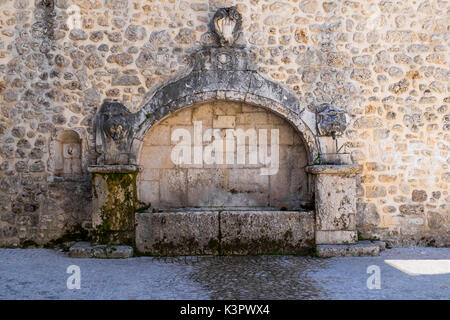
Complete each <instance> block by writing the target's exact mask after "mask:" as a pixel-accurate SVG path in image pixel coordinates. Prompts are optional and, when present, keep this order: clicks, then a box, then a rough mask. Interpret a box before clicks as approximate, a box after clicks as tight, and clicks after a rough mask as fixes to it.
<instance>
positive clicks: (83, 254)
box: [69, 242, 133, 259]
mask: <svg viewBox="0 0 450 320" xmlns="http://www.w3.org/2000/svg"><path fill="white" fill-rule="evenodd" d="M69 256H70V257H71V258H101V259H125V258H130V257H132V256H133V248H132V247H130V246H119V245H113V246H108V245H91V243H90V242H77V243H75V244H74V245H73V246H71V247H70V249H69Z"/></svg>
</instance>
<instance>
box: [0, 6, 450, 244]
mask: <svg viewBox="0 0 450 320" xmlns="http://www.w3.org/2000/svg"><path fill="white" fill-rule="evenodd" d="M231 5H236V6H237V8H238V10H239V12H240V13H241V14H242V17H243V20H242V27H243V32H244V42H245V44H246V47H247V49H248V50H249V51H250V52H252V53H253V54H254V55H255V63H256V64H257V65H258V66H259V72H260V73H261V74H262V75H264V76H265V77H267V78H268V79H270V80H272V81H274V82H277V83H279V84H280V85H282V86H283V87H285V88H286V89H288V90H290V91H291V92H292V93H293V94H294V95H296V96H297V97H298V99H299V101H300V103H301V104H302V105H304V106H305V107H307V108H309V109H310V110H311V111H316V108H317V107H318V106H319V105H320V104H322V103H331V104H332V105H334V106H336V107H337V108H340V109H344V110H345V111H346V112H347V114H348V115H349V118H350V125H349V127H348V128H347V130H346V132H345V134H344V136H343V137H342V138H341V140H340V141H339V144H340V145H339V147H341V146H342V149H341V150H346V151H348V152H350V153H351V155H352V159H353V161H354V162H355V163H358V164H360V165H361V166H362V167H363V171H362V174H361V175H360V179H359V181H358V188H357V196H358V205H357V228H358V231H359V232H360V236H361V237H363V238H380V239H383V240H388V241H389V242H390V243H391V244H392V245H409V244H427V245H450V236H449V234H450V194H449V192H450V169H449V164H450V153H449V150H450V108H449V106H448V104H449V102H450V96H449V79H450V70H449V67H448V65H449V57H448V42H449V25H448V14H449V13H448V12H449V2H448V1H443V0H424V1H423V0H418V1H412V0H405V1H369V0H367V1H343V0H342V1H331V0H330V1H318V0H291V1H288V0H285V1H271V0H267V1H263V0H241V1H239V0H236V1H233V0H209V1H206V0H204V1H201V0H198V1H197V0H196V1H180V0H147V1H146V0H130V1H127V0H72V1H70V0H0V245H2V246H17V245H21V244H23V243H24V242H25V241H27V240H28V241H34V242H36V243H39V244H44V243H46V242H48V241H49V240H51V239H55V238H58V237H60V236H62V235H63V234H64V233H65V232H66V231H69V230H71V229H72V228H74V227H76V226H77V225H83V224H86V222H87V221H90V218H91V217H90V214H91V211H92V209H91V200H90V194H91V185H90V182H89V181H90V178H89V174H88V173H87V169H86V168H87V166H88V165H90V164H94V163H95V162H96V158H97V157H98V154H97V153H96V151H95V137H94V131H93V130H94V129H93V119H94V115H95V113H96V111H97V109H98V108H99V107H100V105H101V103H102V101H103V100H104V99H106V98H108V99H118V100H119V101H121V102H122V103H123V104H124V105H126V106H127V107H129V109H130V111H132V112H136V111H137V110H139V109H140V107H141V106H142V105H143V104H144V103H145V101H146V100H147V99H148V97H146V96H145V94H146V93H148V92H150V90H151V89H152V88H154V87H155V86H157V85H160V84H162V83H164V82H165V81H167V80H169V79H171V78H173V77H177V76H178V75H179V74H181V73H183V72H184V70H185V68H186V65H187V63H186V59H185V57H186V56H187V55H188V54H189V53H191V52H192V51H194V50H197V49H199V48H200V47H201V46H204V45H209V44H210V42H211V39H212V37H211V34H210V31H209V22H210V20H211V18H212V17H213V15H214V13H215V12H216V10H217V9H218V8H220V7H227V6H231ZM67 130H73V131H74V132H76V133H77V134H78V138H79V140H80V141H82V142H81V143H80V145H79V146H78V145H76V142H77V141H78V138H77V139H72V140H71V141H61V140H60V139H59V137H60V136H61V132H63V131H67ZM69 135H70V134H69ZM62 136H64V134H63V135H62ZM70 150H80V152H81V155H80V159H81V161H82V165H81V172H80V170H78V169H77V170H69V174H61V170H63V171H64V168H66V167H67V168H69V167H71V166H72V164H75V163H77V161H78V158H77V157H78V156H75V155H74V154H73V152H72V151H70ZM66 151H67V152H66ZM61 161H62V162H63V165H62V167H61V165H60V163H61ZM64 164H67V165H66V166H65V165H64ZM61 168H63V169H61Z"/></svg>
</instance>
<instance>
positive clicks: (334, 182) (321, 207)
mask: <svg viewBox="0 0 450 320" xmlns="http://www.w3.org/2000/svg"><path fill="white" fill-rule="evenodd" d="M359 170H360V167H359V166H358V165H353V164H346V165H315V166H309V167H307V172H309V173H312V174H314V175H315V206H316V226H315V229H316V232H315V233H316V236H315V238H316V245H320V244H353V243H356V242H357V241H358V234H357V231H356V174H357V173H358V172H359Z"/></svg>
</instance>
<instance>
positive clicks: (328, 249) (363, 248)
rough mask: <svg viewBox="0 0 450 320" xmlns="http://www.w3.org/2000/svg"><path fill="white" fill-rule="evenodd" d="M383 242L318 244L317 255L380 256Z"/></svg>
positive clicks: (322, 256) (325, 256) (324, 256)
mask: <svg viewBox="0 0 450 320" xmlns="http://www.w3.org/2000/svg"><path fill="white" fill-rule="evenodd" d="M383 244H384V243H382V242H380V241H375V242H372V241H360V242H359V243H357V244H350V245H343V244H341V245H318V246H317V255H318V256H319V257H321V258H332V257H362V256H378V255H379V254H380V251H381V250H382V249H381V248H382V247H383ZM384 245H385V244H384Z"/></svg>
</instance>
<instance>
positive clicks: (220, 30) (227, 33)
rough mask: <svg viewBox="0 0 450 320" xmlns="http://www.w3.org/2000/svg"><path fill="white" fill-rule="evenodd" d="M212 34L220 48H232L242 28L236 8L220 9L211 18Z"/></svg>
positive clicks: (240, 18) (240, 17)
mask: <svg viewBox="0 0 450 320" xmlns="http://www.w3.org/2000/svg"><path fill="white" fill-rule="evenodd" d="M213 27H214V30H213V31H214V32H215V33H216V34H217V35H218V36H219V41H220V45H221V46H232V45H233V44H234V42H235V41H236V39H237V38H238V35H239V32H240V30H241V27H242V16H241V14H240V13H239V11H238V10H237V8H236V7H234V6H233V7H229V8H220V9H219V10H217V12H216V14H215V15H214V17H213Z"/></svg>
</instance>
